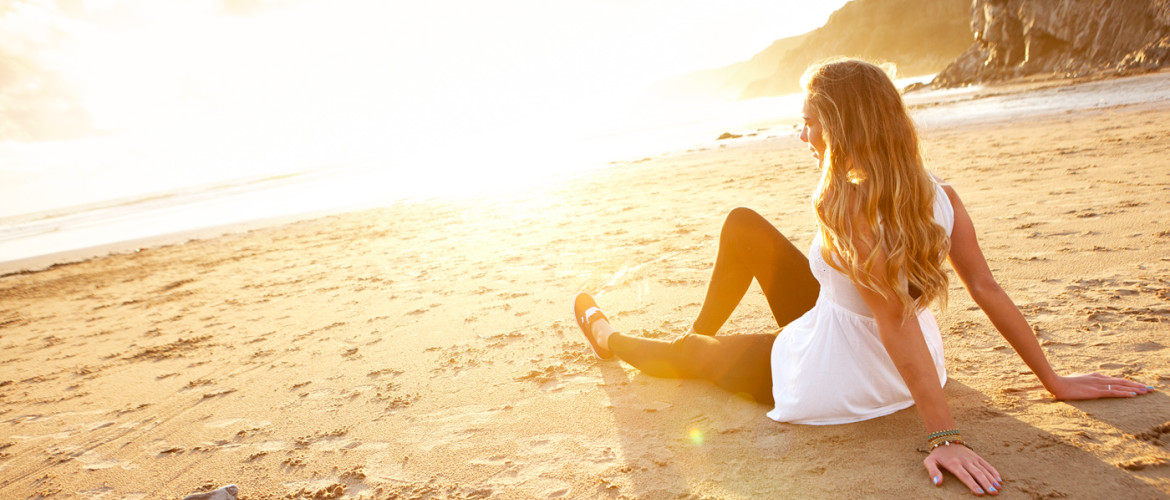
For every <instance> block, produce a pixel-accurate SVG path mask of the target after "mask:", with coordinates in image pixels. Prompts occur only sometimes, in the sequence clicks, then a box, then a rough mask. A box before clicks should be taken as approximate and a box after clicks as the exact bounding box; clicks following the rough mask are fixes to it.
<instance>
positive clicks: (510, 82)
mask: <svg viewBox="0 0 1170 500" xmlns="http://www.w3.org/2000/svg"><path fill="white" fill-rule="evenodd" d="M841 1H842V2H843V0H841ZM833 3H834V2H829V4H833ZM30 5H31V4H30ZM36 5H38V6H39V7H37V8H36V9H33V8H31V7H30V10H29V12H28V13H27V15H24V17H22V18H21V19H20V21H21V24H20V26H34V27H36V26H40V28H39V29H40V30H41V31H40V32H43V33H41V34H39V35H38V34H37V33H40V32H36V31H35V30H33V29H32V28H28V29H24V28H22V29H24V30H25V31H27V32H28V33H24V34H21V33H15V34H13V33H10V35H11V36H16V37H19V36H24V37H26V38H27V37H31V36H34V35H35V36H42V37H44V36H48V35H44V33H50V32H60V33H64V34H66V36H64V37H63V40H64V41H63V42H62V43H61V44H59V45H58V46H56V47H55V48H54V49H53V50H52V51H46V52H44V53H41V54H38V55H37V56H38V57H41V58H42V59H44V60H46V61H49V62H51V66H52V67H53V69H54V70H56V71H59V72H60V73H61V74H62V75H64V76H65V77H66V78H67V79H68V80H69V81H70V82H72V85H73V87H75V89H76V93H77V94H78V97H79V99H80V101H81V104H82V105H83V106H84V108H85V110H86V111H87V112H88V113H89V115H90V117H91V121H92V123H93V125H94V127H95V128H97V129H98V130H100V131H101V136H100V137H101V139H90V140H88V141H86V142H80V143H78V144H72V145H60V146H59V147H56V151H57V152H56V153H55V154H56V155H58V156H59V155H62V154H73V155H74V156H75V157H76V160H74V161H73V163H76V164H82V163H87V162H88V163H94V164H101V165H110V167H109V169H110V170H111V171H101V172H93V175H92V176H90V177H88V178H85V179H80V178H77V177H74V180H78V181H82V182H81V183H82V184H85V185H86V186H87V189H89V190H91V191H92V193H91V195H90V197H91V198H100V197H102V196H112V195H116V194H125V193H129V192H136V191H140V192H150V191H157V190H159V189H164V188H167V187H168V186H169V185H170V184H168V183H173V182H178V181H170V180H166V179H182V182H214V181H218V180H223V179H229V178H234V177H247V176H254V175H268V174H273V173H282V172H296V171H314V170H319V169H332V168H349V169H360V170H363V171H380V172H382V173H383V174H384V175H382V178H384V179H387V184H388V185H399V186H407V185H412V186H414V189H416V190H417V189H422V188H421V187H420V186H424V185H425V186H429V187H428V188H427V189H428V190H430V191H433V192H432V193H431V194H433V195H442V194H443V190H444V189H450V190H452V191H474V190H481V191H482V190H489V189H495V188H503V187H507V186H515V185H518V184H523V183H524V182H525V181H530V180H531V179H532V178H534V177H542V178H543V177H547V174H548V173H549V172H557V173H565V172H570V171H574V170H579V169H583V168H589V167H596V166H600V165H604V164H605V163H607V162H608V161H609V160H621V159H630V158H628V157H623V156H622V155H624V154H633V153H631V151H635V150H637V148H636V147H631V145H629V144H626V145H624V146H623V147H622V148H617V149H614V147H612V146H613V145H614V144H618V143H619V142H620V141H609V142H608V143H607V142H605V141H598V140H597V139H598V138H604V137H613V136H614V135H615V134H621V133H626V132H628V131H630V130H637V129H639V128H641V129H645V128H646V127H648V126H650V125H654V126H658V125H661V123H662V120H663V117H664V116H667V115H661V116H640V115H637V114H636V113H634V112H633V111H631V110H632V109H633V108H634V104H635V103H636V102H637V101H638V100H639V98H641V97H642V94H643V93H644V92H645V89H646V88H647V86H649V85H650V84H652V83H654V82H655V81H657V80H659V79H662V78H665V77H667V76H671V75H676V74H681V73H685V72H688V71H693V70H697V69H701V68H703V67H712V66H717V65H721V64H727V63H731V62H735V61H737V60H742V59H746V58H747V57H750V56H751V55H752V54H753V53H755V52H757V51H758V50H760V49H762V48H763V47H764V46H766V45H767V43H768V41H769V40H771V39H775V38H777V37H779V36H783V35H787V34H796V33H799V32H801V31H806V30H807V29H809V27H807V26H799V25H796V24H792V25H784V24H783V23H785V22H790V23H798V22H801V21H803V22H804V23H806V24H807V23H809V22H822V21H823V19H824V17H826V16H827V15H828V12H830V11H831V10H832V9H833V8H835V7H836V5H828V6H824V7H823V8H821V9H820V10H819V11H815V12H810V11H809V10H808V9H801V10H793V11H786V9H790V8H791V6H793V5H796V3H795V2H763V1H757V2H741V3H736V4H734V5H733V6H723V5H717V4H715V3H713V2H699V1H684V2H677V3H671V4H662V3H658V2H647V1H635V2H601V3H592V2H583V1H571V2H557V3H550V2H541V1H535V0H507V1H502V2H471V1H452V0H440V1H436V2H375V1H357V0H351V1H323V0H298V1H281V0H271V1H263V2H250V3H247V4H246V5H247V6H248V8H247V9H233V8H228V7H231V6H232V5H236V3H232V2H225V1H223V0H219V1H213V0H203V1H191V2H188V1H184V2H178V1H176V2H170V1H166V2H161V1H160V2H154V1H136V0H104V1H99V0H87V1H84V2H81V4H79V5H80V6H73V7H70V9H71V10H68V11H54V8H53V7H52V4H44V5H41V4H36ZM239 5H245V4H239ZM753 9H755V10H753ZM821 11H823V13H822V12H821ZM241 12H243V13H241ZM793 12H797V13H799V14H801V15H791V14H792V13H793ZM784 14H789V15H784ZM30 20H35V22H31V21H30ZM10 24H11V23H10ZM30 33H31V34H30ZM8 45H9V46H15V45H14V44H11V43H10V44H8ZM669 119H676V118H669ZM99 140H100V141H107V143H106V144H102V145H97V144H94V142H95V141H99ZM639 140H642V139H639ZM110 141H112V142H110ZM606 144H608V145H609V146H606ZM642 146H643V149H646V150H652V149H653V147H655V145H654V144H643V145H642ZM607 147H610V149H606V148H607ZM118 151H121V152H122V153H121V156H120V157H110V158H103V159H101V160H97V159H95V155H98V154H99V153H100V154H102V155H106V154H115V155H118V154H119V153H117V152H118ZM111 152H113V153H111ZM62 163H70V162H68V161H64V162H62ZM102 168H103V169H104V168H106V167H102ZM93 170H94V169H93V168H79V169H77V172H74V173H76V174H77V175H79V176H82V177H84V176H85V175H86V174H85V172H92V171H93ZM404 189H405V188H404ZM75 202H76V201H75Z"/></svg>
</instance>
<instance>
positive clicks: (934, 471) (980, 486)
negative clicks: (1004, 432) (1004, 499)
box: [923, 447, 1000, 495]
mask: <svg viewBox="0 0 1170 500" xmlns="http://www.w3.org/2000/svg"><path fill="white" fill-rule="evenodd" d="M923 465H925V466H926V471H927V472H928V473H929V474H930V478H931V482H933V483H934V484H935V485H936V486H937V485H940V484H942V480H943V475H942V471H941V468H945V469H947V470H948V471H950V472H951V474H953V475H954V476H955V477H956V478H958V480H959V481H961V482H962V483H963V484H964V485H966V486H967V489H969V490H971V493H974V494H976V495H983V494H991V495H997V494H999V489H1000V478H999V472H998V471H996V470H995V468H994V467H992V466H991V464H989V463H987V461H986V460H983V458H982V457H980V456H979V455H977V454H975V453H974V452H972V451H970V450H969V449H967V448H965V447H964V448H962V449H961V450H958V449H956V450H943V451H940V452H939V453H932V454H931V455H930V456H928V457H926V459H925V460H923Z"/></svg>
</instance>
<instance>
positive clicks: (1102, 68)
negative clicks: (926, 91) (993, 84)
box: [934, 0, 1170, 86]
mask: <svg viewBox="0 0 1170 500" xmlns="http://www.w3.org/2000/svg"><path fill="white" fill-rule="evenodd" d="M971 31H972V32H973V33H974V37H975V43H974V44H972V45H971V46H970V47H968V48H967V50H966V51H965V52H963V54H962V55H961V56H959V58H958V59H957V60H955V61H954V62H953V63H951V64H950V65H949V66H947V67H946V69H944V70H943V71H942V72H940V73H939V75H938V77H937V78H936V79H935V80H934V85H935V86H955V85H963V84H970V83H979V82H988V81H996V80H1003V79H1007V78H1014V77H1019V76H1026V75H1035V74H1058V75H1069V76H1076V75H1084V74H1090V73H1099V72H1106V71H1108V72H1125V71H1130V70H1139V69H1150V68H1158V67H1165V66H1170V0H1119V1H1100V0H973V1H972V2H971Z"/></svg>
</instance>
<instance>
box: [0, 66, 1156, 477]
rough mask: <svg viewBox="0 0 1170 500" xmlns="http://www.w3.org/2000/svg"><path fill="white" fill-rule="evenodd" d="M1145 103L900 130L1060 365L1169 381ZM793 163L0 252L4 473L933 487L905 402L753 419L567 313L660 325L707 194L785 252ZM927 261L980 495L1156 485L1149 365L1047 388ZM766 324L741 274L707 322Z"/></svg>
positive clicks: (804, 170)
mask: <svg viewBox="0 0 1170 500" xmlns="http://www.w3.org/2000/svg"><path fill="white" fill-rule="evenodd" d="M1010 91H1011V92H1021V91H1025V90H1021V89H1014V90H1010ZM1166 123H1170V104H1168V103H1166V102H1164V101H1154V102H1139V103H1130V104H1124V105H1118V106H1113V107H1106V108H1100V109H1090V110H1080V111H1073V112H1067V113H1066V112H1059V113H1050V114H1046V115H1043V116H1036V117H1033V118H1032V119H1030V120H1027V121H1023V120H1019V119H1015V118H1013V119H1012V120H1009V121H1005V120H1001V121H995V120H991V121H987V120H979V121H977V122H976V123H970V124H964V123H962V120H954V121H949V122H947V123H944V124H940V125H932V126H931V127H929V128H927V129H925V130H924V131H923V139H924V143H925V147H926V150H927V154H928V157H929V160H930V163H931V168H932V170H933V171H934V172H935V173H937V174H938V175H939V176H941V177H943V178H945V179H947V180H948V181H949V182H951V183H952V184H954V185H955V186H956V189H957V190H958V192H959V194H960V196H961V197H962V198H963V200H964V203H965V205H966V206H967V208H968V211H969V212H970V213H971V215H972V217H973V219H974V221H975V224H976V228H977V230H978V231H979V233H980V239H981V242H982V245H983V249H984V252H985V254H986V255H987V256H988V257H989V263H990V265H991V268H992V270H993V271H994V273H995V274H996V276H997V277H998V278H999V280H1000V282H1001V284H1002V285H1003V287H1004V288H1005V289H1006V290H1007V291H1008V293H1009V294H1010V295H1011V296H1012V297H1013V298H1014V299H1015V301H1016V302H1017V304H1019V306H1020V308H1021V309H1022V310H1023V312H1024V314H1025V315H1026V316H1027V318H1028V319H1029V321H1031V323H1032V324H1033V326H1034V328H1035V330H1036V332H1037V335H1038V337H1039V340H1040V342H1041V343H1042V344H1043V346H1044V348H1045V350H1046V352H1047V354H1048V356H1049V358H1050V360H1051V362H1052V363H1053V365H1054V366H1055V367H1056V368H1057V370H1058V372H1061V373H1073V372H1078V371H1100V372H1102V373H1108V374H1112V375H1120V376H1126V377H1130V378H1133V379H1135V380H1140V381H1143V382H1146V383H1149V384H1151V385H1154V386H1155V387H1157V388H1158V389H1165V388H1166V386H1167V381H1168V380H1170V350H1167V345H1170V340H1167V338H1166V334H1167V333H1168V332H1170V330H1168V327H1167V325H1168V323H1170V230H1168V229H1167V228H1168V227H1170V168H1168V165H1170V163H1168V162H1170V160H1168V158H1170V128H1168V127H1167V126H1166V125H1165V124H1166ZM816 182H817V172H816V168H815V163H814V161H813V160H812V159H811V157H810V156H809V154H808V151H807V150H806V149H805V147H804V146H803V145H802V144H800V143H799V142H798V141H797V139H796V138H795V136H794V134H792V133H791V132H790V131H788V130H784V129H774V130H770V131H764V132H762V133H760V134H758V135H756V136H747V137H743V138H740V139H735V140H729V141H720V143H719V144H718V146H716V147H712V148H708V149H697V150H692V151H689V152H680V153H674V154H668V155H663V156H659V157H654V158H651V159H648V160H646V161H639V162H631V163H626V164H621V165H617V166H615V167H614V168H610V169H607V170H603V171H598V172H595V173H593V174H591V175H590V176H589V177H587V178H582V179H578V180H575V181H570V182H566V183H564V184H562V185H560V186H558V187H556V188H551V189H540V190H531V191H527V192H525V193H524V194H522V195H511V196H509V197H507V198H491V197H479V198H464V199H460V200H448V201H429V202H420V203H409V204H407V203H404V204H400V205H397V206H393V207H388V208H383V209H376V210H369V211H364V212H357V213H350V214H345V215H340V216H331V217H325V218H321V219H316V220H311V221H304V222H298V223H294V224H288V225H282V226H278V227H270V228H264V229H256V230H252V231H249V232H244V233H239V234H232V235H228V236H223V237H219V238H214V239H206V240H198V241H192V242H188V243H185V244H180V245H171V246H164V247H159V248H151V249H144V250H142V251H138V252H134V253H127V254H122V255H113V256H109V257H105V258H98V259H92V260H88V261H85V262H80V263H73V264H66V265H58V266H55V267H53V268H51V269H48V270H44V271H39V272H29V273H23V274H11V275H8V276H4V277H0V353H2V354H0V497H4V498H87V499H88V498H92V499H124V498H181V497H183V496H184V495H187V494H190V493H194V492H197V491H203V490H209V489H212V488H215V487H218V486H223V485H226V484H231V483H234V484H237V485H239V487H240V494H241V498H253V499H263V498H495V497H499V498H594V497H600V498H761V497H772V498H776V497H809V498H821V497H870V496H876V497H896V498H923V497H943V498H965V497H968V495H969V493H968V492H967V491H966V490H965V488H963V487H962V486H961V484H960V483H959V482H958V481H957V480H956V479H955V478H954V477H952V476H949V475H948V476H947V477H946V480H945V482H944V484H943V485H942V486H941V487H940V488H935V487H933V486H931V485H930V482H929V480H928V478H927V475H926V472H925V470H924V469H923V467H922V466H921V461H922V458H923V457H924V455H923V454H922V453H919V452H918V451H916V448H919V447H922V446H923V444H924V439H923V436H924V431H923V429H922V426H921V423H920V420H919V418H918V415H917V413H916V410H915V409H913V408H911V409H908V410H904V411H901V412H898V413H895V414H893V415H890V416H887V417H882V418H878V419H874V420H871V421H867V422H861V423H857V424H849V425H839V426H828V427H811V426H800V425H790V424H780V423H775V422H772V421H770V420H768V419H767V418H766V417H765V416H764V413H765V412H766V411H767V408H764V407H762V406H759V405H756V404H754V403H751V402H748V401H745V400H741V399H737V398H736V397H734V396H730V395H727V394H725V393H722V392H721V391H719V390H718V389H717V388H714V387H713V386H711V385H709V384H706V383H703V382H696V381H681V380H663V379H655V378H651V377H648V376H645V375H642V374H639V373H638V372H637V371H635V370H633V369H632V368H630V367H629V366H626V365H623V364H619V363H617V362H599V361H597V360H596V359H594V358H593V357H592V355H591V354H590V353H589V351H588V348H587V347H586V346H585V344H584V342H583V341H582V339H581V337H580V333H579V331H578V329H577V326H576V324H575V323H574V322H573V319H572V315H571V300H572V297H573V295H574V294H575V293H576V292H578V291H588V292H591V293H594V294H595V295H596V297H597V299H598V301H599V303H600V304H601V305H602V307H603V308H605V309H606V312H607V314H608V315H609V317H610V318H611V320H612V321H613V322H614V324H615V326H617V327H618V328H619V329H622V330H625V331H629V332H634V333H638V334H643V335H647V336H653V337H661V338H673V337H676V336H678V335H681V334H683V332H685V331H686V330H687V328H688V327H689V325H690V321H692V320H693V318H694V316H695V315H696V313H697V311H698V308H699V303H700V301H701V300H702V297H703V293H704V290H705V283H706V280H707V278H708V276H709V274H710V266H711V262H712V260H713V258H714V255H715V249H716V244H717V235H718V230H719V226H720V224H721V222H722V219H723V217H724V215H725V214H726V213H727V212H728V211H729V210H731V209H732V208H734V207H736V206H749V207H752V208H755V209H756V210H757V211H759V212H760V213H762V214H764V215H765V216H766V217H768V218H769V219H770V220H771V221H772V222H773V223H774V224H776V225H777V227H779V228H780V229H781V230H782V231H783V232H784V233H785V234H787V235H788V236H789V237H790V238H792V239H793V240H794V241H795V242H796V243H797V245H798V247H801V248H807V246H808V244H809V242H810V241H811V239H812V235H813V221H814V218H813V216H812V213H811V211H810V206H809V194H810V193H811V191H812V189H813V187H814V186H815V185H816ZM951 286H952V291H951V302H950V306H949V308H948V309H947V310H945V311H942V312H940V313H939V314H938V318H939V323H940V325H941V327H942V329H943V334H944V335H943V337H944V342H945V345H946V359H947V363H948V372H949V374H950V377H951V380H950V382H949V383H948V385H947V388H946V392H947V395H948V397H949V401H950V404H951V408H952V411H953V413H954V415H955V418H956V421H957V422H958V425H959V426H960V428H962V429H963V430H964V435H965V437H968V439H969V441H970V442H971V443H972V446H974V447H975V449H977V450H978V451H979V452H980V453H981V454H983V456H984V457H985V458H987V459H988V460H989V461H991V462H992V463H993V464H995V465H996V467H997V468H998V469H999V470H1000V471H1001V473H1002V474H1003V477H1004V479H1005V484H1004V490H1003V493H1002V494H1001V495H1000V496H1001V497H1003V498H1058V497H1069V498H1102V497H1110V498H1116V497H1127V498H1153V497H1161V496H1166V495H1170V449H1168V448H1167V446H1168V445H1167V442H1170V436H1167V434H1170V398H1168V397H1167V396H1166V395H1165V393H1163V392H1154V393H1152V394H1150V395H1146V396H1142V397H1139V398H1136V399H1132V400H1108V401H1090V402H1075V403H1065V402H1057V401H1054V400H1052V398H1051V397H1050V396H1049V395H1048V394H1047V393H1046V392H1045V391H1044V390H1043V389H1042V388H1040V387H1039V384H1038V382H1037V381H1036V379H1035V377H1034V376H1032V375H1031V374H1030V372H1028V371H1027V367H1026V366H1025V365H1024V364H1023V363H1022V362H1021V361H1020V360H1019V358H1018V357H1017V356H1016V355H1015V354H1014V353H1013V352H1012V350H1011V348H1010V347H1008V346H1007V343H1006V342H1005V341H1004V340H1003V339H1002V338H1001V337H999V336H998V334H997V333H996V332H995V330H994V329H993V328H992V326H991V325H990V323H989V322H988V321H987V320H986V318H985V317H984V316H983V315H982V313H981V312H980V311H979V310H978V309H977V308H976V306H975V305H974V303H973V302H972V301H971V299H970V298H969V297H967V296H966V294H965V293H964V291H963V290H962V287H961V285H960V283H959V282H958V280H957V279H952V285H951ZM776 330H777V327H776V325H775V323H774V322H773V320H772V318H771V316H770V313H769V312H768V308H767V305H766V302H765V301H764V299H763V296H762V294H760V293H759V291H758V289H755V288H753V290H752V291H750V292H749V294H748V297H747V298H746V300H745V303H744V304H743V305H742V306H741V307H740V309H739V310H738V311H737V313H736V315H735V316H733V317H732V319H731V321H729V323H728V324H727V325H726V326H725V327H724V330H723V332H724V333H754V332H773V331H776Z"/></svg>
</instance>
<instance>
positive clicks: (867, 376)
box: [768, 183, 955, 425]
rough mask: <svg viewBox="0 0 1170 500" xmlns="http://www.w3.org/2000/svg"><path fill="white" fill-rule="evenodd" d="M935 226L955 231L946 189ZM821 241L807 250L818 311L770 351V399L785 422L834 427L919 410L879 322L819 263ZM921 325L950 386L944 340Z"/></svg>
mask: <svg viewBox="0 0 1170 500" xmlns="http://www.w3.org/2000/svg"><path fill="white" fill-rule="evenodd" d="M934 219H935V222H937V223H938V224H939V225H941V226H942V227H943V228H944V229H946V232H947V236H948V237H949V236H950V235H951V231H952V229H953V228H954V224H955V213H954V208H953V207H951V202H950V199H949V198H948V197H947V194H946V192H945V191H943V189H942V186H940V185H938V184H937V183H936V184H935V200H934ZM822 243H823V242H822V240H821V237H820V235H819V234H818V235H817V237H816V238H815V239H814V240H813V243H812V247H811V248H810V249H809V254H808V255H809V266H810V267H811V269H812V273H813V276H814V277H816V279H817V281H818V282H820V285H821V290H820V294H819V295H818V297H817V302H816V305H814V306H813V308H812V309H810V310H809V311H808V312H806V313H805V314H804V315H803V316H801V317H799V318H797V319H796V320H794V321H793V322H791V323H789V324H788V325H787V326H785V327H784V329H783V330H782V331H781V332H780V335H779V336H778V337H777V338H776V342H775V343H774V344H772V393H773V396H774V397H775V398H776V408H775V409H773V410H772V411H770V412H768V417H769V418H771V419H773V420H776V421H779V422H791V423H796V424H812V425H830V424H844V423H849V422H857V421H861V420H867V419H871V418H875V417H880V416H883V415H888V414H890V413H893V412H896V411H898V410H901V409H904V408H909V407H910V406H912V405H913V404H914V399H913V398H911V397H910V389H909V388H907V387H906V382H904V381H903V380H902V376H901V375H899V374H898V370H897V368H895V367H894V362H893V360H891V359H890V355H889V354H888V353H886V349H885V347H884V346H883V345H882V341H881V338H880V337H879V336H878V328H877V322H876V321H875V320H874V319H873V313H872V312H870V310H869V306H867V305H866V304H865V301H864V300H862V298H861V294H859V293H858V292H857V288H856V287H855V286H854V285H853V282H852V281H850V280H849V277H847V276H845V275H844V274H843V273H841V272H839V271H837V270H835V269H833V268H832V267H830V266H829V265H828V264H827V263H825V261H824V259H823V258H822V257H821V245H822ZM918 324H919V325H920V326H921V327H922V334H923V337H924V338H925V340H926V346H927V348H928V349H929V350H930V356H931V358H932V359H933V360H934V366H935V368H936V369H937V370H938V379H939V381H940V383H942V384H946V380H947V378H946V377H947V373H946V366H945V365H944V361H943V349H942V335H941V334H940V333H939V329H938V323H936V322H935V320H934V315H933V314H931V313H930V310H929V309H925V308H924V309H921V310H919V311H918Z"/></svg>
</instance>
